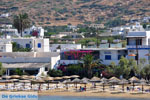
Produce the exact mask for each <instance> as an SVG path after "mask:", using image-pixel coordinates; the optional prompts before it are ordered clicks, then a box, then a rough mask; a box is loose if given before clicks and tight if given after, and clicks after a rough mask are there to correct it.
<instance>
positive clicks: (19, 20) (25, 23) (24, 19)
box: [13, 13, 30, 37]
mask: <svg viewBox="0 0 150 100" xmlns="http://www.w3.org/2000/svg"><path fill="white" fill-rule="evenodd" d="M13 25H14V27H15V28H17V30H18V32H19V33H21V37H22V32H23V31H24V29H25V28H28V27H30V19H29V17H28V14H27V13H22V14H18V15H15V16H14V19H13Z"/></svg>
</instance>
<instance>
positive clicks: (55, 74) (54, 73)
mask: <svg viewBox="0 0 150 100" xmlns="http://www.w3.org/2000/svg"><path fill="white" fill-rule="evenodd" d="M48 74H49V76H52V77H58V76H59V77H60V76H63V73H62V71H61V70H55V69H51V70H49V71H48Z"/></svg>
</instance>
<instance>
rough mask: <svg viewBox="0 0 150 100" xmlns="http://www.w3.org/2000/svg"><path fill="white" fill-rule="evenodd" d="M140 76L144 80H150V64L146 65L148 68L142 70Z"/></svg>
mask: <svg viewBox="0 0 150 100" xmlns="http://www.w3.org/2000/svg"><path fill="white" fill-rule="evenodd" d="M140 74H141V76H142V77H143V78H145V79H148V80H150V64H148V65H146V67H144V68H143V69H142V70H141V72H140Z"/></svg>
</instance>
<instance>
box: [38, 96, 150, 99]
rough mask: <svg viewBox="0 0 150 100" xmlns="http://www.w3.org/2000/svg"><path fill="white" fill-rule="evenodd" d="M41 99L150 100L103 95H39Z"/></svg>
mask: <svg viewBox="0 0 150 100" xmlns="http://www.w3.org/2000/svg"><path fill="white" fill-rule="evenodd" d="M39 100H150V99H130V98H126V99H125V98H102V97H66V96H39Z"/></svg>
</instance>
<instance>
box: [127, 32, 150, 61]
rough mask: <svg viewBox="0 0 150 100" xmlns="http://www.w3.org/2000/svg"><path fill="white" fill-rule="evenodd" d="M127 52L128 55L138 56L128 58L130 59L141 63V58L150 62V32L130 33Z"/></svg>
mask: <svg viewBox="0 0 150 100" xmlns="http://www.w3.org/2000/svg"><path fill="white" fill-rule="evenodd" d="M127 50H128V55H130V54H135V55H136V56H135V57H133V56H128V58H134V59H135V60H137V61H138V63H139V62H140V59H141V58H145V59H146V60H147V63H148V61H149V60H150V59H149V56H146V54H149V53H150V31H134V32H129V33H128V35H127Z"/></svg>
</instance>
